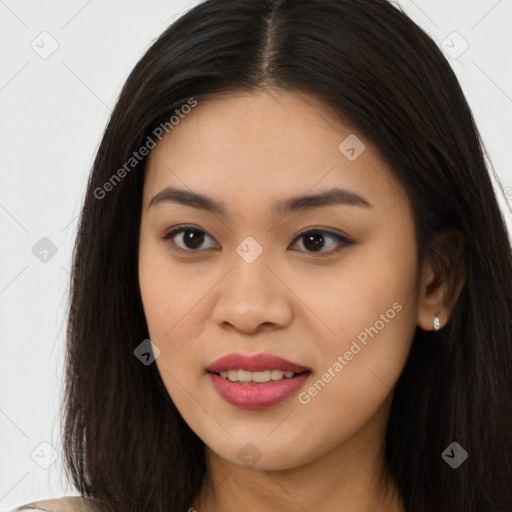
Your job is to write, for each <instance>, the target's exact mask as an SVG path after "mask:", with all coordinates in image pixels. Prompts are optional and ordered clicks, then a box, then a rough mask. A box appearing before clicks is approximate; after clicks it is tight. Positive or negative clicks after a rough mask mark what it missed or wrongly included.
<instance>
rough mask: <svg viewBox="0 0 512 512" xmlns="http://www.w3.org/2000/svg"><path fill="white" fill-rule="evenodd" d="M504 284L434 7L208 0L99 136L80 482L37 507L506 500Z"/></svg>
mask: <svg viewBox="0 0 512 512" xmlns="http://www.w3.org/2000/svg"><path fill="white" fill-rule="evenodd" d="M511 283H512V259H511V250H510V243H509V240H508V237H507V232H506V228H505V224H504V221H503V219H502V217H501V215H500V211H499V208H498V205H497V201H496V198H495V195H494V192H493V188H492V182H491V179H490V177H489V174H488V171H487V169H486V166H485V161H484V156H483V149H482V146H481V142H480V139H479V135H478V132H477V129H476V127H475V124H474V121H473V118H472V115H471V112H470V109H469V107H468V105H467V103H466V100H465V98H464V96H463V93H462V91H461V88H460V86H459V84H458V82H457V80H456V78H455V76H454V74H453V72H452V70H451V68H450V66H449V64H448V63H447V62H446V60H445V58H444V57H443V55H442V53H441V52H440V51H439V49H438V48H437V47H436V45H435V43H434V42H433V41H432V40H431V39H430V38H429V37H428V36H427V35H426V34H425V33H424V32H423V31H422V30H421V29H420V28H418V27H417V26H416V25H415V24H414V23H413V22H412V21H411V20H409V19H408V18H407V17H406V16H405V15H404V14H403V13H401V12H400V11H399V10H397V9H395V8H394V7H393V6H391V5H390V4H388V3H387V2H386V1H384V0H359V1H355V0H336V1H334V0H332V1H328V0H294V1H290V0H281V1H278V0H262V1H254V0H236V1H233V0H209V1H206V2H204V3H203V4H201V5H199V6H197V7H195V8H193V9H192V10H191V11H189V12H188V13H187V14H185V15H184V16H183V17H181V18H180V19H179V20H178V21H177V22H176V23H174V24H173V25H172V26H171V27H170V28H169V29H168V30H166V31H165V32H164V33H163V34H162V35H161V36H160V38H159V39H158V40H157V41H156V42H155V43H154V44H153V46H152V47H151V48H150V49H149V50H148V52H147V53H146V54H145V55H144V57H143V58H142V59H141V61H140V62H139V63H138V64H137V66H136V67H135V69H134V70H133V72H132V73H131V75H130V77H129V78H128V80H127V82H126V84H125V87H124V89H123V91H122V93H121V95H120V98H119V101H118V103H117V105H116V108H115V110H114V112H113V114H112V117H111V119H110V122H109V124H108V126H107V129H106V132H105V134H104V137H103V140H102V143H101V145H100V148H99V150H98V154H97V157H96V160H95V163H94V168H93V170H92V174H91V177H90V181H89V185H88V192H87V195H86V199H85V203H84V206H83V211H82V216H81V220H80V229H79V233H78V237H77V241H76V247H75V255H74V264H73V272H72V293H71V302H70V314H69V330H68V345H67V381H66V384H67V388H66V402H65V425H64V432H63V439H64V443H65V445H64V448H65V455H66V463H67V469H68V473H69V476H70V479H71V481H72V482H73V483H74V485H75V486H76V488H77V489H78V491H79V493H80V495H81V496H82V498H81V499H80V498H77V500H78V501H75V502H74V504H73V506H71V505H69V503H70V502H67V503H66V502H63V501H62V500H57V501H56V502H53V503H50V504H49V503H44V502H43V503H39V505H40V506H41V507H42V508H43V509H44V508H45V507H46V508H47V509H48V510H56V509H55V508H52V507H55V506H62V507H64V508H63V510H73V509H75V508H77V507H78V506H83V507H86V508H87V509H89V508H91V509H92V510H105V511H119V510H122V511H124V512H129V511H149V510H151V511H164V510H165V511H169V510H189V511H193V510H197V511H213V510H223V511H227V512H229V511H232V510H239V509H240V508H241V507H243V506H244V505H246V506H247V507H250V510H252V511H260V510H272V511H273V510H290V511H291V510H315V511H319V512H322V511H324V510H343V511H344V512H352V511H361V510H379V511H389V512H391V511H393V512H398V511H407V512H427V511H428V512H430V511H435V512H444V511H446V512H448V511H450V512H452V511H461V512H462V511H464V512H477V511H486V512H498V511H500V512H504V511H510V510H512V492H511V490H510V487H509V485H508V484H509V482H510V480H511V478H512V469H511V465H510V462H509V461H510V456H511V454H512V440H511V436H510V433H509V432H510V424H511V422H512V405H511V404H512V400H511V398H512V397H511V390H512V367H511V361H512V353H511V347H512V345H511V341H512V340H511V338H512V332H511V317H512V315H511V313H512V287H511ZM36 505H37V504H34V506H36Z"/></svg>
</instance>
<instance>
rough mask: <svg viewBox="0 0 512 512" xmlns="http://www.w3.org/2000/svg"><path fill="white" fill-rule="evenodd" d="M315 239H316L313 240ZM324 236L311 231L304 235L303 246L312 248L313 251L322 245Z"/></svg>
mask: <svg viewBox="0 0 512 512" xmlns="http://www.w3.org/2000/svg"><path fill="white" fill-rule="evenodd" d="M315 239H316V241H315ZM310 242H311V245H310V246H309V247H308V244H309V243H310ZM323 242H324V237H323V236H322V234H321V233H312V234H309V235H306V241H305V242H304V247H306V248H307V249H313V250H314V251H315V250H317V249H321V248H322V246H323Z"/></svg>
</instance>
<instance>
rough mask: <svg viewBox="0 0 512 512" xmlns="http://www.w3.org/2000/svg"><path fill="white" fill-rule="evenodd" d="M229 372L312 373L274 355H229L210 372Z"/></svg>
mask: <svg viewBox="0 0 512 512" xmlns="http://www.w3.org/2000/svg"><path fill="white" fill-rule="evenodd" d="M227 370H246V371H249V372H261V371H264V370H284V371H288V372H294V373H301V372H304V371H311V369H310V368H308V367H306V366H301V365H300V364H297V363H294V362H292V361H288V360H287V359H283V358H282V357H279V356H276V355H274V354H256V355H252V356H249V355H244V354H228V355H227V356H224V357H221V358H220V359H217V361H215V362H213V363H212V364H211V365H210V367H209V368H208V371H209V372H210V373H219V372H222V371H227Z"/></svg>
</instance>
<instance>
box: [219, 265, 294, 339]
mask: <svg viewBox="0 0 512 512" xmlns="http://www.w3.org/2000/svg"><path fill="white" fill-rule="evenodd" d="M220 285H221V286H222V293H221V294H219V298H218V299H217V301H216V304H215V307H214V310H213V320H214V321H215V322H216V323H217V324H218V325H220V326H221V327H223V328H224V329H232V330H238V331H241V332H244V333H246V334H254V333H256V332H259V331H262V332H268V331H272V330H274V329H277V328H280V327H285V326H287V325H288V324H289V323H290V322H291V320H292V318H293V301H292V296H293V293H292V292H291V291H290V289H289V288H288V287H287V285H286V284H285V283H284V282H283V279H282V277H280V276H279V275H278V272H276V271H275V270H274V269H272V268H270V267H269V266H268V262H267V261H266V259H265V258H264V257H263V255H262V256H260V257H259V258H258V259H256V260H255V261H253V262H252V263H247V262H245V261H243V260H242V261H240V262H237V263H235V267H234V268H233V269H232V270H231V271H230V272H229V273H228V274H227V276H226V277H225V278H224V279H223V280H222V281H221V283H220Z"/></svg>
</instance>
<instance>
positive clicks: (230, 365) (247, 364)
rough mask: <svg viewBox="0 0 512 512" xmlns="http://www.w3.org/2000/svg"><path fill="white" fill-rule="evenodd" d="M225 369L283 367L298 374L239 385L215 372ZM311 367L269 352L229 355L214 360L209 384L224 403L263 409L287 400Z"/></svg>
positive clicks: (304, 378)
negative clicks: (260, 382)
mask: <svg viewBox="0 0 512 512" xmlns="http://www.w3.org/2000/svg"><path fill="white" fill-rule="evenodd" d="M227 370H247V371H251V372H257V371H264V370H284V371H290V372H295V373H298V374H299V375H296V376H295V377H292V378H291V379H287V378H284V379H282V380H279V381H271V382H268V383H264V384H239V383H236V382H231V381H229V380H227V379H225V378H223V377H220V376H219V375H216V374H217V373H219V372H221V371H227ZM310 372H311V370H310V368H306V367H304V366H301V365H299V364H297V363H293V362H291V361H288V360H286V359H283V358H281V357H278V356H274V355H272V354H257V355H255V356H244V355H243V354H229V355H228V356H225V357H222V358H220V359H218V360H217V361H215V362H214V363H213V364H212V365H211V366H210V367H209V368H208V373H209V376H210V378H211V380H212V383H213V385H214V387H215V389H216V390H217V392H218V393H219V394H220V396H221V397H222V398H223V399H224V400H226V402H228V403H230V404H231V405H234V406H236V407H240V408H243V409H265V408H267V407H270V406H272V405H275V404H278V403H279V402H282V401H283V400H286V399H287V398H288V397H289V396H291V395H292V394H294V393H295V392H296V391H297V390H298V389H299V388H300V387H301V386H302V385H303V384H304V381H305V380H306V379H307V378H308V377H309V375H310Z"/></svg>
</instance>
